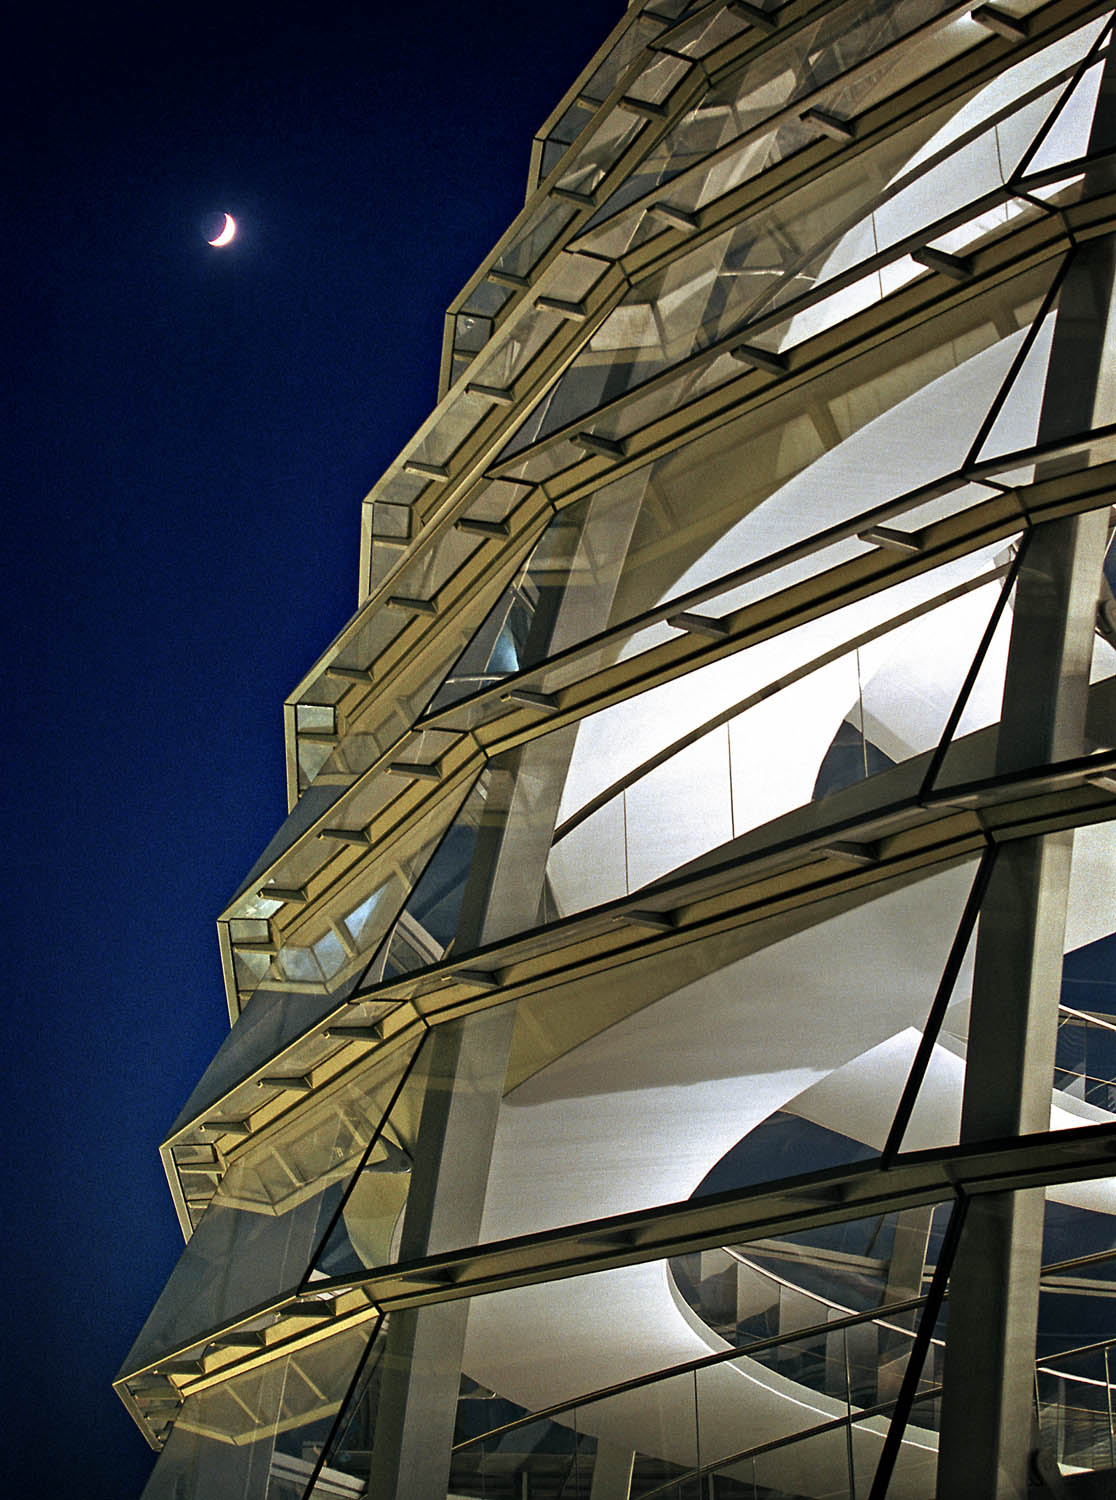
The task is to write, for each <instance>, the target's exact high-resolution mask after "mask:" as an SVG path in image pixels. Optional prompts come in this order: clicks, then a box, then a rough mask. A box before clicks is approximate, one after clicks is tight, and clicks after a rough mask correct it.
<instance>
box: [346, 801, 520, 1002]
mask: <svg viewBox="0 0 1116 1500" xmlns="http://www.w3.org/2000/svg"><path fill="white" fill-rule="evenodd" d="M489 784H490V776H489V773H488V772H482V773H481V775H480V777H479V778H478V780H477V782H476V784H475V785H474V787H473V790H472V792H471V793H470V794H469V796H468V797H467V798H466V800H465V804H464V806H463V807H462V808H461V811H460V812H459V813H458V815H457V817H456V818H455V819H454V821H453V823H452V824H451V825H450V827H449V828H448V829H447V830H446V832H445V834H444V835H443V837H442V838H441V840H440V841H439V843H438V845H437V848H436V849H435V850H434V852H433V854H432V855H431V857H430V861H429V863H428V864H427V866H426V869H425V870H424V871H423V873H422V875H421V876H420V877H419V879H418V881H417V882H416V884H415V887H414V889H413V891H412V892H411V894H410V896H409V897H408V898H407V901H406V902H405V903H404V906H403V908H402V910H401V911H400V913H399V915H398V917H397V918H396V920H395V922H394V923H393V924H392V927H391V928H390V930H389V932H388V934H387V936H386V938H385V939H384V942H383V944H382V945H381V947H380V950H379V952H378V953H377V954H376V957H375V959H374V960H373V962H372V963H371V965H370V966H369V968H368V969H367V970H366V972H365V975H364V979H363V983H364V984H365V985H369V984H379V983H381V982H388V981H390V980H392V979H396V978H398V977H399V976H400V975H401V974H408V973H410V972H412V970H415V969H423V968H426V967H427V966H428V965H430V964H435V963H438V962H440V961H441V960H442V959H443V958H445V957H446V955H447V954H448V953H449V952H450V950H451V949H452V947H453V942H454V938H455V936H456V933H457V929H458V923H459V920H460V917H461V911H462V905H463V903H464V900H465V886H466V881H467V880H468V878H469V871H470V869H471V867H472V863H473V854H474V851H475V849H476V846H477V840H478V838H479V837H480V832H481V828H482V826H483V822H484V814H485V807H486V805H487V802H488V790H489Z"/></svg>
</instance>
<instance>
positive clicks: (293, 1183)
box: [124, 1043, 416, 1374]
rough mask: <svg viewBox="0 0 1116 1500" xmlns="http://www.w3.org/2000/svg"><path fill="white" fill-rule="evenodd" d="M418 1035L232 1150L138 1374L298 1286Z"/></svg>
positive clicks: (159, 1308) (132, 1366)
mask: <svg viewBox="0 0 1116 1500" xmlns="http://www.w3.org/2000/svg"><path fill="white" fill-rule="evenodd" d="M415 1045H416V1044H415V1043H409V1044H407V1045H406V1046H404V1047H402V1048H396V1049H394V1053H393V1056H392V1057H390V1058H388V1059H385V1060H384V1061H382V1062H377V1061H376V1060H375V1058H373V1059H372V1060H371V1061H370V1062H368V1063H366V1064H365V1065H364V1066H363V1067H362V1068H360V1069H359V1070H357V1072H356V1076H355V1077H354V1076H353V1075H352V1073H351V1072H350V1073H349V1074H345V1075H342V1076H341V1077H340V1078H339V1080H338V1081H337V1082H336V1083H335V1084H334V1085H333V1086H332V1087H329V1088H324V1089H322V1090H320V1091H319V1092H318V1093H316V1094H315V1095H313V1096H306V1097H304V1098H303V1099H302V1100H301V1101H300V1106H299V1107H297V1108H295V1109H294V1110H292V1111H290V1112H289V1114H288V1116H287V1117H286V1118H280V1119H278V1120H277V1121H276V1122H275V1124H274V1125H272V1126H271V1127H270V1128H269V1129H267V1130H264V1131H261V1132H260V1134H259V1135H258V1136H257V1137H254V1138H252V1139H250V1140H249V1141H248V1142H247V1144H246V1145H245V1146H244V1147H243V1148H242V1149H241V1150H240V1151H238V1152H237V1153H236V1155H234V1156H233V1158H232V1160H231V1161H230V1162H229V1164H228V1165H227V1167H226V1169H225V1172H224V1175H223V1176H222V1178H221V1181H220V1183H219V1186H218V1188H217V1192H216V1194H215V1196H214V1198H213V1200H212V1202H211V1203H210V1205H209V1207H208V1208H207V1210H206V1212H205V1214H204V1215H203V1217H202V1220H201V1222H200V1223H199V1225H198V1227H197V1229H196V1230H195V1231H194V1234H193V1237H192V1238H191V1239H190V1241H189V1243H188V1244H187V1246H186V1248H185V1249H184V1250H183V1252H182V1256H181V1258H180V1259H179V1262H178V1264H177V1266H176V1267H175V1269H174V1271H173V1272H172V1273H171V1276H170V1279H169V1281H168V1282H167V1285H166V1286H165V1287H164V1289H163V1292H162V1294H161V1295H160V1297H159V1300H158V1302H156V1304H155V1307H154V1308H153V1309H152V1311H151V1314H150V1316H149V1317H148V1319H147V1322H146V1323H145V1324H144V1326H143V1328H142V1330H141V1331H140V1335H139V1337H138V1338H137V1340H136V1342H135V1344H134V1345H133V1347H132V1350H131V1352H130V1353H129V1355H128V1357H127V1359H126V1360H125V1362H124V1369H125V1371H126V1372H127V1373H129V1374H131V1373H133V1372H135V1371H136V1370H139V1369H142V1368H144V1367H145V1366H148V1365H151V1364H153V1363H154V1362H156V1361H158V1360H160V1359H166V1358H167V1357H169V1356H171V1355H173V1354H175V1353H178V1352H180V1351H182V1350H186V1349H194V1348H195V1347H196V1346H197V1344H198V1342H199V1340H202V1339H204V1338H205V1337H206V1336H208V1335H210V1334H212V1333H214V1332H217V1331H219V1330H220V1329H221V1328H223V1327H225V1326H226V1325H228V1324H230V1323H233V1322H236V1321H238V1320H242V1319H246V1318H249V1317H250V1316H252V1315H253V1314H254V1313H258V1312H260V1311H261V1310H262V1309H266V1308H267V1307H268V1306H269V1305H270V1304H273V1303H275V1302H276V1301H278V1300H279V1299H281V1298H282V1297H283V1296H284V1295H286V1294H291V1293H294V1292H295V1291H296V1290H297V1289H298V1286H299V1284H300V1282H301V1281H302V1279H303V1277H304V1276H305V1274H306V1272H307V1270H308V1268H309V1264H310V1259H311V1256H312V1254H313V1252H314V1250H315V1248H316V1246H317V1245H318V1244H319V1243H320V1240H321V1237H322V1235H323V1234H324V1233H325V1231H326V1229H327V1227H328V1225H329V1223H330V1221H331V1218H332V1216H333V1214H334V1212H335V1210H336V1207H337V1205H338V1203H339V1202H340V1200H341V1197H342V1194H343V1192H344V1189H345V1185H346V1184H347V1183H348V1182H349V1180H350V1179H351V1177H352V1176H353V1173H354V1172H355V1171H356V1170H357V1168H358V1167H359V1165H360V1163H361V1160H362V1158H363V1156H364V1153H365V1151H366V1148H367V1147H368V1144H369V1142H370V1140H371V1139H372V1136H373V1133H374V1132H375V1130H376V1127H377V1126H378V1125H379V1123H380V1121H381V1119H382V1118H383V1115H384V1112H385V1110H386V1109H387V1107H388V1104H389V1102H390V1100H391V1099H392V1097H393V1095H394V1093H395V1090H396V1088H397V1087H398V1085H399V1082H400V1080H401V1078H402V1077H403V1075H404V1072H405V1070H406V1068H407V1065H408V1063H409V1061H410V1058H411V1055H412V1054H413V1052H414V1049H415Z"/></svg>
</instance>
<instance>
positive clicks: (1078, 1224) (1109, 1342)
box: [1035, 1179, 1116, 1473]
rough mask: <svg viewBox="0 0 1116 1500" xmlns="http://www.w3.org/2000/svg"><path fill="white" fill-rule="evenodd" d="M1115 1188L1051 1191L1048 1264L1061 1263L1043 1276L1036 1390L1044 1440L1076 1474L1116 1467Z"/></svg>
mask: <svg viewBox="0 0 1116 1500" xmlns="http://www.w3.org/2000/svg"><path fill="white" fill-rule="evenodd" d="M1114 1187H1116V1184H1114V1183H1113V1181H1112V1180H1111V1179H1108V1180H1107V1181H1100V1182H1096V1183H1091V1184H1088V1185H1087V1186H1086V1187H1084V1188H1083V1189H1082V1188H1079V1189H1077V1190H1073V1189H1070V1190H1068V1191H1067V1190H1063V1191H1062V1192H1061V1193H1060V1194H1059V1198H1061V1199H1062V1200H1063V1201H1052V1195H1051V1194H1049V1193H1048V1199H1047V1205H1046V1224H1045V1230H1044V1234H1043V1263H1044V1265H1045V1266H1047V1267H1051V1266H1056V1267H1057V1269H1055V1270H1047V1272H1046V1274H1045V1275H1044V1277H1043V1282H1042V1294H1041V1296H1040V1299H1039V1315H1038V1339H1037V1345H1036V1355H1037V1358H1036V1376H1035V1393H1036V1398H1037V1403H1038V1425H1039V1433H1040V1435H1041V1440H1042V1444H1043V1446H1044V1447H1046V1448H1047V1449H1049V1450H1050V1452H1051V1454H1052V1455H1053V1457H1054V1458H1055V1459H1056V1460H1057V1462H1058V1463H1059V1464H1061V1465H1062V1466H1063V1469H1065V1470H1067V1471H1069V1472H1070V1473H1074V1472H1076V1471H1079V1470H1089V1469H1103V1470H1110V1469H1112V1468H1113V1467H1116V1420H1114V1418H1113V1410H1114V1401H1116V1395H1114V1392H1116V1295H1114V1294H1116V1230H1114V1218H1113V1207H1114V1205H1116V1199H1114ZM1083 1196H1084V1201H1082V1197H1083ZM1075 1199H1076V1200H1077V1201H1074V1200H1075ZM1102 1204H1103V1208H1102ZM1106 1252H1110V1253H1109V1254H1107V1255H1106Z"/></svg>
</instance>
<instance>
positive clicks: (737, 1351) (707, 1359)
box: [452, 1246, 1116, 1453]
mask: <svg viewBox="0 0 1116 1500" xmlns="http://www.w3.org/2000/svg"><path fill="white" fill-rule="evenodd" d="M722 1248H724V1249H726V1250H727V1249H728V1247H727V1246H723V1247H722ZM1114 1259H1116V1248H1114V1249H1112V1250H1101V1251H1093V1252H1092V1253H1091V1254H1089V1255H1079V1256H1074V1257H1073V1258H1072V1259H1070V1260H1062V1261H1052V1262H1051V1263H1050V1265H1048V1266H1044V1267H1043V1268H1042V1271H1041V1273H1040V1274H1041V1275H1042V1276H1051V1275H1054V1274H1056V1273H1057V1272H1060V1271H1070V1270H1075V1269H1077V1268H1078V1267H1080V1266H1083V1265H1092V1264H1095V1263H1097V1262H1098V1261H1102V1260H1114ZM796 1290H800V1289H799V1288H796ZM807 1295H810V1296H812V1295H813V1294H812V1293H808V1294H807ZM946 1296H947V1297H948V1296H949V1292H948V1291H947V1292H946ZM819 1300H822V1299H819ZM925 1303H926V1297H925V1296H920V1297H908V1298H906V1299H904V1300H903V1301H902V1302H889V1303H882V1304H881V1305H880V1306H879V1307H876V1308H872V1309H871V1310H870V1311H868V1312H862V1313H851V1314H849V1316H848V1317H844V1318H834V1319H832V1320H830V1321H827V1322H824V1323H813V1324H810V1325H809V1326H808V1327H806V1328H799V1329H796V1330H794V1331H793V1332H789V1333H778V1334H772V1335H770V1336H769V1337H768V1338H763V1339H753V1340H752V1341H751V1342H750V1343H748V1344H742V1345H740V1346H739V1347H738V1348H734V1349H721V1350H718V1352H717V1353H715V1354H706V1355H702V1356H700V1357H699V1358H697V1359H688V1360H683V1361H682V1362H681V1363H679V1364H675V1365H667V1366H665V1367H664V1368H663V1369H661V1370H652V1371H651V1372H650V1373H649V1374H647V1375H635V1376H632V1377H631V1378H630V1379H628V1380H619V1381H615V1382H614V1383H613V1384H611V1385H607V1386H601V1387H600V1388H599V1389H598V1390H595V1391H588V1392H586V1393H585V1394H584V1395H582V1396H579V1397H577V1398H576V1399H574V1400H571V1401H561V1402H558V1403H556V1404H554V1405H552V1406H544V1407H541V1408H540V1409H539V1410H538V1411H533V1412H528V1413H527V1415H525V1416H522V1417H516V1418H514V1419H513V1420H512V1421H510V1422H502V1423H501V1424H500V1425H499V1426H498V1427H490V1428H489V1429H488V1430H487V1431H486V1432H480V1433H476V1434H475V1435H474V1436H472V1437H469V1438H465V1439H464V1440H463V1441H462V1442H460V1443H455V1444H454V1446H453V1449H452V1452H454V1453H460V1452H464V1451H465V1450H466V1449H468V1448H475V1447H477V1446H478V1445H479V1444H481V1443H485V1442H488V1441H489V1440H490V1439H492V1438H497V1437H502V1436H503V1435H504V1434H505V1433H507V1432H514V1431H515V1430H516V1429H517V1428H520V1427H530V1426H531V1425H532V1424H534V1423H536V1422H543V1421H549V1420H550V1419H552V1418H553V1417H556V1416H560V1415H561V1414H562V1413H563V1412H568V1411H574V1410H578V1409H580V1408H581V1407H583V1406H592V1405H595V1404H596V1403H597V1402H599V1401H606V1400H608V1399H609V1398H610V1397H612V1396H621V1395H626V1394H627V1393H628V1392H629V1391H636V1390H642V1389H643V1388H644V1387H645V1386H649V1385H657V1384H659V1383H660V1382H661V1381H664V1380H673V1379H675V1378H676V1377H677V1376H679V1375H688V1374H692V1373H694V1372H695V1371H698V1370H704V1369H708V1368H710V1367H712V1366H714V1365H721V1364H727V1363H730V1362H732V1361H733V1360H737V1359H751V1358H752V1357H753V1356H754V1355H756V1354H760V1353H763V1352H764V1351H765V1350H768V1349H776V1348H779V1347H780V1346H782V1345H784V1344H793V1343H797V1342H799V1341H800V1340H804V1339H808V1338H817V1337H819V1336H820V1335H822V1334H830V1333H840V1332H841V1331H842V1330H843V1329H846V1328H856V1327H859V1326H860V1325H861V1324H862V1323H880V1322H882V1321H883V1319H885V1318H891V1317H898V1316H899V1314H901V1313H905V1312H914V1311H917V1309H919V1308H920V1307H923V1306H925ZM884 1326H888V1325H886V1324H885V1325H884ZM899 1331H901V1332H908V1330H906V1329H902V1330H899ZM1109 1342H1111V1343H1112V1344H1114V1345H1116V1338H1114V1339H1112V1340H1110V1341H1109ZM1088 1347H1093V1346H1088ZM1096 1347H1100V1346H1099V1345H1098V1346H1096ZM1066 1352H1067V1353H1080V1352H1082V1351H1080V1350H1068V1351H1066ZM1051 1357H1052V1358H1058V1359H1060V1358H1063V1356H1062V1355H1055V1356H1051ZM1035 1363H1036V1367H1037V1365H1038V1361H1037V1360H1036V1362H1035ZM893 1404H894V1403H892V1402H888V1403H886V1405H887V1406H890V1405H893ZM873 1414H875V1409H874V1408H865V1409H863V1410H862V1411H861V1412H860V1413H859V1414H857V1415H858V1416H859V1417H860V1418H863V1417H865V1416H869V1415H873ZM843 1420H845V1419H844V1418H842V1421H843ZM854 1420H856V1417H854Z"/></svg>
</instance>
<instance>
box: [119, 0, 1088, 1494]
mask: <svg viewBox="0 0 1116 1500" xmlns="http://www.w3.org/2000/svg"><path fill="white" fill-rule="evenodd" d="M1114 45H1116V35H1114V17H1113V12H1112V9H1111V6H1108V5H1104V4H1095V3H1087V0H1046V3H1043V0H1005V3H1003V4H997V5H979V6H968V5H965V6H957V5H948V4H945V3H942V0H896V3H875V0H873V3H868V4H850V3H848V0H813V3H810V0H781V3H780V0H757V3H749V4H743V3H721V0H711V3H700V0H697V3H685V0H661V3H659V0H649V3H643V0H636V3H634V4H632V5H630V6H629V8H628V10H627V12H626V13H625V15H624V16H623V17H622V18H620V19H619V21H618V24H617V27H616V29H615V31H614V32H613V35H612V36H611V37H610V38H609V40H608V41H607V42H606V44H605V45H604V47H603V48H602V49H601V50H600V51H599V52H598V53H597V55H596V56H595V57H594V58H593V59H591V60H590V62H589V64H588V65H587V67H586V69H585V71H584V72H583V74H582V75H581V77H580V78H579V79H578V80H577V81H576V82H575V84H574V85H573V87H572V88H571V90H570V92H569V94H568V95H567V96H566V97H565V99H563V100H562V101H561V102H560V104H559V106H558V107H557V109H556V110H555V111H554V112H553V114H552V115H551V116H550V117H549V119H548V121H547V122H546V124H545V125H544V127H543V128H542V130H541V132H540V135H539V137H538V138H537V140H536V143H535V150H534V154H533V157H532V166H531V175H530V191H529V194H528V199H527V202H526V204H525V207H524V209H523V212H522V214H521V215H520V216H519V217H518V218H517V219H516V221H515V223H514V224H513V225H512V226H511V227H510V228H509V230H508V232H507V234H506V235H505V236H504V237H503V238H502V240H501V241H500V243H499V244H498V245H497V246H496V247H495V249H494V250H493V252H492V254H491V255H490V256H489V257H488V259H487V260H486V261H485V262H484V264H483V265H482V266H481V268H480V269H479V270H478V272H477V273H476V275H475V276H474V277H473V278H471V280H470V282H469V283H468V285H467V286H466V288H465V289H464V291H463V292H462V294H461V296H460V297H459V298H458V299H457V301H456V302H455V303H454V304H453V305H452V306H451V308H450V309H449V313H448V316H447V335H446V347H445V351H444V357H443V371H442V375H443V378H442V387H441V394H440V399H439V402H438V405H437V407H436V408H435V410H434V412H433V413H432V414H431V416H430V418H429V419H428V420H427V422H426V423H424V425H423V427H422V428H421V429H420V431H419V432H418V433H417V434H416V436H415V438H414V439H413V441H412V442H411V443H410V444H408V446H407V447H406V449H405V450H404V452H403V453H402V454H401V455H400V457H399V458H398V460H396V462H395V463H394V464H393V465H392V466H391V467H390V468H389V470H388V472H387V473H386V474H385V475H384V476H383V478H382V479H381V480H380V481H379V482H378V483H377V484H376V485H375V486H374V488H373V490H372V491H371V493H370V495H369V497H368V499H367V501H366V503H365V506H364V516H363V527H364V551H363V556H362V564H361V568H362V576H361V601H362V602H361V605H360V608H359V610H358V611H357V614H356V615H355V616H354V618H353V619H352V621H350V623H349V624H348V625H346V627H345V628H344V629H343V630H342V631H341V632H340V634H339V635H338V637H337V638H336V640H335V641H333V642H332V643H331V644H330V645H329V646H328V647H327V649H326V650H325V651H324V653H323V654H322V656H321V657H320V658H319V660H318V661H317V663H316V664H315V666H314V668H313V669H312V670H311V671H310V672H309V673H308V674H307V676H306V677H305V678H304V679H303V681H302V682H300V683H299V684H298V686H297V688H296V690H295V691H294V693H293V694H292V696H291V698H290V700H289V702H288V704H287V706H286V712H287V720H286V722H287V738H288V744H287V750H288V776H289V789H290V807H291V811H290V815H289V817H288V818H287V820H286V822H285V823H284V825H283V827H282V828H281V829H280V830H279V831H278V832H277V833H276V835H275V838H274V839H273V840H272V841H271V843H270V844H269V845H268V847H267V849H265V850H264V852H263V854H262V855H261V856H260V858H259V859H258V860H257V861H256V863H255V864H254V865H253V866H252V869H251V873H250V874H249V876H248V877H246V880H245V883H244V885H243V887H242V889H241V890H240V891H239V892H238V894H237V896H236V897H235V898H234V900H233V901H232V902H231V903H230V905H229V906H228V908H227V909H226V910H225V911H224V912H223V913H221V916H220V919H219V923H218V930H219V938H220V943H221V950H222V956H223V960H224V967H225V976H226V983H227V987H228V998H229V1010H230V1016H231V1018H232V1020H233V1025H232V1028H231V1030H230V1032H229V1035H228V1038H227V1039H226V1041H225V1043H224V1044H223V1046H222V1047H221V1048H220V1050H219V1051H218V1053H217V1055H216V1057H215V1058H214V1060H213V1062H212V1064H211V1065H210V1067H209V1068H208V1069H207V1071H206V1072H205V1074H204V1076H203V1077H202V1079H201V1080H200V1081H199V1082H198V1084H197V1085H196V1087H195V1088H194V1089H193V1092H192V1093H190V1094H189V1097H188V1098H187V1101H186V1103H185V1105H184V1106H183V1109H182V1111H181V1113H180V1114H179V1116H178V1118H177V1119H176V1120H175V1122H174V1124H173V1126H172V1128H171V1130H170V1132H169V1134H168V1136H167V1138H166V1140H165V1142H164V1143H163V1147H162V1152H163V1158H164V1162H165V1166H166V1170H167V1175H168V1180H169V1182H170V1186H171V1192H172V1196H173V1199H174V1203H175V1206H176V1209H177V1212H178V1215H179V1218H180V1221H181V1224H182V1228H183V1232H184V1235H185V1237H186V1245H185V1248H184V1251H183V1254H182V1258H181V1261H180V1262H179V1264H178V1266H177V1267H176V1269H175V1271H174V1272H173V1274H172V1276H171V1277H170V1280H169V1281H168V1283H167V1286H166V1288H165V1290H164V1292H163V1293H162V1295H161V1296H160V1298H159V1299H158V1301H157V1303H156V1305H155V1307H154V1308H153V1310H152V1312H151V1314H150V1316H149V1318H148V1320H147V1322H146V1324H145V1325H144V1327H143V1329H142V1330H141V1331H140V1333H139V1335H138V1337H137V1338H136V1341H135V1343H134V1345H133V1347H132V1349H131V1352H130V1353H129V1355H128V1357H127V1359H126V1360H125V1362H124V1365H123V1368H122V1369H121V1372H120V1375H119V1377H118V1381H117V1388H118V1390H119V1393H120V1395H121V1397H122V1399H123V1400H124V1402H125V1404H126V1405H127V1407H128V1409H129V1411H130V1412H131V1413H132V1415H133V1416H134V1418H135V1419H136V1421H137V1423H138V1424H139V1425H140V1427H141V1429H142V1430H143V1432H144V1433H145V1435H146V1437H147V1439H148V1441H149V1442H150V1443H151V1445H152V1446H153V1447H154V1448H156V1449H158V1450H159V1455H160V1456H159V1458H158V1460H157V1463H156V1466H155V1470H154V1473H153V1477H152V1479H151V1481H150V1484H149V1486H148V1488H147V1490H146V1491H145V1492H144V1500H164V1497H165V1500H325V1497H334V1496H348V1497H352V1500H357V1497H361V1496H369V1497H374V1500H651V1497H652V1496H663V1497H671V1500H823V1497H825V1500H856V1497H860V1500H865V1497H868V1500H884V1497H885V1496H890V1497H892V1500H929V1497H930V1496H931V1495H934V1494H936V1495H937V1496H938V1497H939V1500H947V1497H948V1500H1024V1497H1025V1496H1029V1495H1030V1496H1035V1495H1042V1494H1048V1495H1054V1496H1057V1495H1068V1496H1071V1497H1072V1496H1079V1497H1088V1496H1100V1495H1102V1494H1111V1493H1113V1492H1114V1487H1116V1417H1114V1415H1113V1413H1114V1406H1116V1176H1114V1175H1113V1174H1114V1161H1116V822H1114V819H1116V600H1114V595H1113V588H1114V586H1116V544H1114V542H1113V533H1114V530H1116V503H1114V502H1116V487H1114V486H1116V314H1114V307H1116V297H1114V284H1116V277H1114V272H1116V55H1114V53H1113V48H1114ZM184 1092H185V1091H184Z"/></svg>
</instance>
